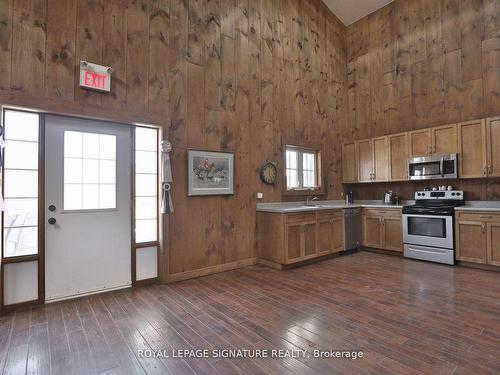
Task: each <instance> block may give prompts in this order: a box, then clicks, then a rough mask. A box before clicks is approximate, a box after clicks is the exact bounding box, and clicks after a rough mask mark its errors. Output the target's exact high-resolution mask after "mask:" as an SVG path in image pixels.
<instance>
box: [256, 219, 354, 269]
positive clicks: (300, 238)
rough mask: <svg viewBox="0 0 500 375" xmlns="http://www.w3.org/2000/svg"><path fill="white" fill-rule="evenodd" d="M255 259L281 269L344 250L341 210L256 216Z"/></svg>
mask: <svg viewBox="0 0 500 375" xmlns="http://www.w3.org/2000/svg"><path fill="white" fill-rule="evenodd" d="M257 244H258V246H257V248H258V249H257V257H258V259H259V261H260V262H261V263H263V264H267V265H269V266H272V267H275V268H279V269H281V268H282V266H283V265H287V264H293V263H297V262H301V261H304V260H308V259H313V258H316V257H319V256H323V255H327V254H330V253H335V252H339V251H342V250H343V248H344V226H343V211H342V210H341V209H335V210H325V211H315V212H306V213H289V214H286V213H271V212H258V213H257Z"/></svg>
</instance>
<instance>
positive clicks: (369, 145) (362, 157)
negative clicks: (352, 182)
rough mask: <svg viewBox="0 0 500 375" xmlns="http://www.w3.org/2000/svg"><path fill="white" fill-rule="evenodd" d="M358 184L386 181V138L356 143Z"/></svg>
mask: <svg viewBox="0 0 500 375" xmlns="http://www.w3.org/2000/svg"><path fill="white" fill-rule="evenodd" d="M356 159H357V161H358V182H377V181H387V179H388V176H389V167H388V162H389V160H388V146H387V137H377V138H371V139H365V140H361V141H357V142H356Z"/></svg>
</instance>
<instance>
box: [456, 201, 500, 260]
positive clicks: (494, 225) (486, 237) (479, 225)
mask: <svg viewBox="0 0 500 375" xmlns="http://www.w3.org/2000/svg"><path fill="white" fill-rule="evenodd" d="M455 216H456V220H455V230H456V239H457V240H456V258H457V260H462V261H466V262H472V263H480V264H489V265H492V266H500V214H498V213H491V212H487V211H482V212H481V211H459V212H457V213H456V215H455Z"/></svg>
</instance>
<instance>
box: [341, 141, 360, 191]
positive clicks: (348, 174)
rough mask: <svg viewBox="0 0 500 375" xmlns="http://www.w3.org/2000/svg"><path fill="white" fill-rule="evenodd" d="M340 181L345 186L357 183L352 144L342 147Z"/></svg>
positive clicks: (354, 152) (354, 150) (354, 151)
mask: <svg viewBox="0 0 500 375" xmlns="http://www.w3.org/2000/svg"><path fill="white" fill-rule="evenodd" d="M342 180H343V182H344V183H345V184H349V183H353V182H357V181H358V165H357V161H356V145H355V143H354V142H351V143H345V144H344V145H342Z"/></svg>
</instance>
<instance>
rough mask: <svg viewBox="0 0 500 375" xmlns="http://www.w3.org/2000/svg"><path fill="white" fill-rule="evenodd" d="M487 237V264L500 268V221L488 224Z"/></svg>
mask: <svg viewBox="0 0 500 375" xmlns="http://www.w3.org/2000/svg"><path fill="white" fill-rule="evenodd" d="M486 236H487V238H486V252H487V263H488V264H490V265H492V266H500V221H499V222H497V223H488V224H487V227H486Z"/></svg>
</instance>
